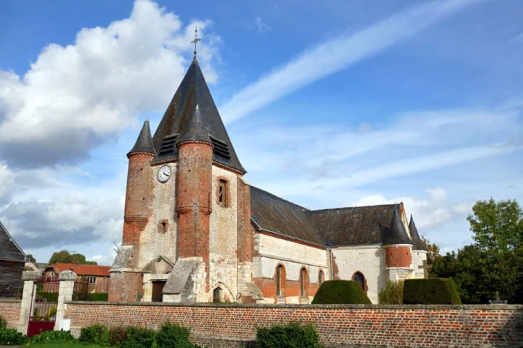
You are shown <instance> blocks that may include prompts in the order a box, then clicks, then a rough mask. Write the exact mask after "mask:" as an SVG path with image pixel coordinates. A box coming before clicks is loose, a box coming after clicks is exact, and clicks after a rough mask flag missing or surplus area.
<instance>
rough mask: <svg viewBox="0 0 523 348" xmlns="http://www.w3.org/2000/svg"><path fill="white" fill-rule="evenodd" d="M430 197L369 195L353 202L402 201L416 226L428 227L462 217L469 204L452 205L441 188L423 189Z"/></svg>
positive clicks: (380, 202) (381, 202)
mask: <svg viewBox="0 0 523 348" xmlns="http://www.w3.org/2000/svg"><path fill="white" fill-rule="evenodd" d="M425 192H427V193H428V194H429V195H430V199H418V198H413V197H397V198H392V199H388V198H385V197H384V196H382V195H371V196H367V197H364V198H362V199H360V200H359V201H357V202H356V203H355V206H365V205H379V204H391V203H399V202H403V204H404V206H405V209H406V211H407V213H408V214H412V216H413V217H414V221H415V222H416V227H418V228H419V229H428V228H433V227H437V226H440V225H443V224H444V223H446V222H448V221H450V220H451V219H453V218H463V217H464V215H465V214H466V213H468V212H469V210H468V209H464V207H470V206H471V204H468V203H464V204H458V205H452V204H451V203H450V202H449V198H448V195H447V192H446V191H445V190H444V189H443V188H435V189H427V190H425Z"/></svg>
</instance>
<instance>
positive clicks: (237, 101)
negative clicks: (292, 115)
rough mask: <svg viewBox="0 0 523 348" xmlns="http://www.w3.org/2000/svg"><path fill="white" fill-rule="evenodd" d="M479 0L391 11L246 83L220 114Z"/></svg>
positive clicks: (256, 104) (237, 111)
mask: <svg viewBox="0 0 523 348" xmlns="http://www.w3.org/2000/svg"><path fill="white" fill-rule="evenodd" d="M481 1H484V0H446V1H433V2H430V3H427V4H423V5H420V6H417V7H414V8H412V9H409V10H407V11H405V12H402V13H400V14H397V15H394V16H392V17H390V18H388V19H386V20H384V21H382V22H379V23H377V24H375V25H373V26H371V27H369V28H367V29H364V30H362V31H359V32H357V33H355V34H352V35H345V36H340V37H338V38H335V39H332V40H329V41H326V42H324V43H322V44H320V45H318V46H316V47H315V48H313V49H311V50H309V51H306V52H304V53H303V54H302V55H300V56H299V57H298V58H296V59H294V60H292V61H291V62H289V63H288V64H287V65H285V66H284V67H282V68H280V69H277V70H275V71H274V72H272V73H270V74H268V75H265V76H263V77H262V78H260V79H259V80H258V81H257V82H254V83H252V84H250V85H248V86H247V87H245V88H244V89H243V90H242V91H240V92H239V93H237V94H236V95H234V96H233V97H232V99H231V100H230V101H229V102H228V103H226V104H225V105H224V106H223V107H221V108H220V110H221V111H222V112H221V114H222V115H224V118H225V121H226V122H232V121H234V120H237V119H239V118H241V117H244V116H246V115H248V114H249V113H251V112H253V111H255V110H258V109H260V108H262V107H263V106H265V105H267V104H269V103H271V102H273V101H275V100H277V99H279V98H281V97H283V96H285V95H287V94H289V93H291V92H293V91H295V90H297V89H299V88H301V87H304V86H306V85H308V84H310V83H312V82H314V81H316V80H319V79H321V78H323V77H325V76H328V75H330V74H332V73H334V72H336V71H338V70H341V69H344V68H346V67H348V66H350V65H352V64H354V63H356V62H358V61H360V60H362V59H365V58H367V57H369V56H372V55H373V54H376V53H378V52H380V51H382V50H384V49H386V48H388V47H390V46H392V45H395V44H397V43H399V42H402V41H403V40H405V39H407V38H409V37H411V36H413V35H415V34H417V33H418V32H420V31H422V30H423V29H425V28H427V27H429V26H430V25H432V24H434V23H436V22H438V21H440V20H442V19H444V18H446V17H448V16H450V15H452V14H454V13H456V12H458V11H460V10H463V9H465V8H467V7H468V6H470V5H473V4H475V3H478V2H481Z"/></svg>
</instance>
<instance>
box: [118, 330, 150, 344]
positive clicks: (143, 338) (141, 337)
mask: <svg viewBox="0 0 523 348" xmlns="http://www.w3.org/2000/svg"><path fill="white" fill-rule="evenodd" d="M126 334H127V339H126V340H125V341H124V342H123V343H122V345H121V346H120V348H150V347H152V346H153V344H154V338H155V334H156V333H155V332H154V330H152V329H146V328H142V327H132V326H131V327H128V328H127V330H126Z"/></svg>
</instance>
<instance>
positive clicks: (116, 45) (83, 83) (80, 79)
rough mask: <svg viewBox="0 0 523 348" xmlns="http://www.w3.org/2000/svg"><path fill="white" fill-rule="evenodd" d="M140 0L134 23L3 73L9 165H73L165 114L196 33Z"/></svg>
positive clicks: (82, 35)
mask: <svg viewBox="0 0 523 348" xmlns="http://www.w3.org/2000/svg"><path fill="white" fill-rule="evenodd" d="M196 25H197V26H198V29H199V30H200V32H202V31H203V32H205V30H206V27H208V25H209V22H202V21H197V22H193V23H191V24H190V25H189V26H187V27H186V28H185V29H183V28H182V22H181V21H180V19H179V18H178V17H177V16H175V15H174V14H173V13H167V12H166V11H165V9H163V8H160V7H159V6H158V5H157V4H156V3H154V2H151V1H149V0H137V1H136V2H135V3H134V7H133V10H132V13H131V15H130V17H129V18H127V19H123V20H119V21H115V22H113V23H111V24H110V25H109V26H108V27H107V28H101V27H96V28H89V29H88V28H84V29H82V30H81V31H80V32H79V33H78V34H77V36H76V42H75V44H74V45H68V46H66V47H63V46H60V45H57V44H50V45H48V46H47V47H45V48H44V50H43V51H42V52H41V54H40V55H39V56H38V59H37V60H36V61H35V62H34V63H33V64H31V69H30V70H29V71H27V72H26V73H25V75H23V76H18V75H16V74H15V73H13V72H6V71H0V156H2V157H3V158H4V160H6V161H7V162H8V163H9V164H10V165H15V166H19V167H37V166H42V165H54V164H56V163H71V162H72V163H74V162H77V161H79V160H82V159H85V158H86V157H88V156H89V151H90V150H91V148H92V147H93V146H96V145H98V144H100V143H101V142H103V141H104V140H105V139H106V138H107V137H113V136H115V135H117V134H118V133H119V132H120V131H121V130H122V129H123V128H125V127H127V126H129V125H130V124H132V123H133V122H134V120H135V117H136V116H137V115H138V114H139V113H142V112H151V111H162V109H163V108H165V107H166V105H167V104H168V101H169V99H170V97H172V95H173V94H174V92H175V89H176V88H177V86H178V84H179V82H180V81H181V78H182V77H183V74H184V73H185V70H186V68H187V64H188V60H187V58H189V59H190V58H191V57H192V55H191V52H192V50H193V46H192V45H191V43H190V41H191V39H192V36H193V35H194V27H195V26H196ZM203 36H204V41H202V44H201V45H200V47H199V60H200V61H201V62H202V65H203V66H204V67H205V69H204V70H205V71H206V78H207V80H208V81H211V82H213V81H215V80H216V77H217V75H216V73H214V71H213V70H212V69H211V68H210V61H211V60H212V59H213V58H215V57H216V54H217V51H216V45H217V43H219V38H217V37H216V36H213V35H208V36H207V37H205V35H203Z"/></svg>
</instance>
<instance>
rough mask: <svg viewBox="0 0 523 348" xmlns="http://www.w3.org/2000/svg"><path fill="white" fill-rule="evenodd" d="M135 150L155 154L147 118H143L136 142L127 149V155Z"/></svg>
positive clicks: (135, 151)
mask: <svg viewBox="0 0 523 348" xmlns="http://www.w3.org/2000/svg"><path fill="white" fill-rule="evenodd" d="M137 152H145V153H152V154H153V155H156V151H154V145H153V139H152V137H151V129H150V128H149V120H145V122H144V123H143V127H142V130H141V131H140V135H138V139H136V143H135V144H134V146H133V148H132V149H131V151H129V153H128V154H127V156H129V155H130V154H133V153H137Z"/></svg>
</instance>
